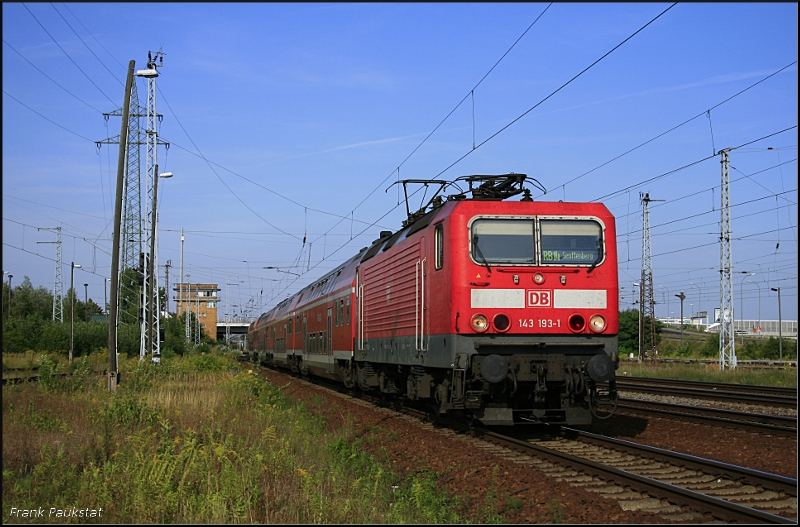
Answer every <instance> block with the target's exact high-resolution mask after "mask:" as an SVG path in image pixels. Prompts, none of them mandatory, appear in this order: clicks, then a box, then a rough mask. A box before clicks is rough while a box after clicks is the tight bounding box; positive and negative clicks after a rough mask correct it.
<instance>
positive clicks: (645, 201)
mask: <svg viewBox="0 0 800 527" xmlns="http://www.w3.org/2000/svg"><path fill="white" fill-rule="evenodd" d="M639 200H640V201H641V202H642V278H641V282H640V284H641V287H640V289H639V291H640V295H639V298H640V301H641V309H640V311H639V313H640V315H639V316H640V317H642V320H641V321H640V322H641V324H640V326H639V327H641V328H642V329H641V332H640V333H639V349H640V350H641V351H642V352H643V353H644V355H645V357H647V358H650V359H655V358H656V355H657V354H658V350H657V349H656V310H655V305H656V301H655V294H654V292H653V258H652V256H651V251H650V202H651V201H662V200H652V199H650V194H649V193H641V192H640V193H639ZM639 358H640V359H641V358H642V357H639Z"/></svg>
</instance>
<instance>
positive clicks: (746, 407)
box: [619, 390, 797, 417]
mask: <svg viewBox="0 0 800 527" xmlns="http://www.w3.org/2000/svg"><path fill="white" fill-rule="evenodd" d="M619 396H620V397H624V398H626V399H639V400H642V401H657V402H659V403H672V404H680V405H683V406H705V407H708V408H720V409H722V410H735V411H737V412H750V413H756V414H764V415H783V416H787V417H797V408H784V407H781V406H763V405H756V404H744V403H731V402H727V401H715V400H713V399H697V398H691V397H674V396H671V395H670V396H667V395H655V394H649V393H639V392H626V391H622V390H620V392H619Z"/></svg>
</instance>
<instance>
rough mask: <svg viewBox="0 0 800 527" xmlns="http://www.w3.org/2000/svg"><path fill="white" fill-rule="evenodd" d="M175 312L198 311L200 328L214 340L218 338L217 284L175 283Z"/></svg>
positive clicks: (178, 313) (179, 313)
mask: <svg viewBox="0 0 800 527" xmlns="http://www.w3.org/2000/svg"><path fill="white" fill-rule="evenodd" d="M173 291H175V312H176V313H177V315H178V316H180V315H181V314H182V313H183V312H185V311H189V312H190V313H196V315H197V318H198V319H199V320H200V328H201V329H202V330H203V332H204V333H205V334H206V335H208V336H209V338H211V339H213V340H217V302H218V301H219V297H217V291H220V289H219V288H218V287H217V284H175V288H174V289H173Z"/></svg>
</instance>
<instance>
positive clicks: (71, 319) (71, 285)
mask: <svg viewBox="0 0 800 527" xmlns="http://www.w3.org/2000/svg"><path fill="white" fill-rule="evenodd" d="M76 267H77V268H78V269H80V268H81V264H76V263H75V262H72V264H71V267H70V278H69V289H70V291H72V295H71V296H70V308H69V363H70V364H72V354H73V352H74V350H75V268H76Z"/></svg>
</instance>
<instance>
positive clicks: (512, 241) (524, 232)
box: [470, 219, 536, 265]
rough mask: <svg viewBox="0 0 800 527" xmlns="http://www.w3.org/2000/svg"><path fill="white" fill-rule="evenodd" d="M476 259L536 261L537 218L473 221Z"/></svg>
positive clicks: (487, 261)
mask: <svg viewBox="0 0 800 527" xmlns="http://www.w3.org/2000/svg"><path fill="white" fill-rule="evenodd" d="M470 240H471V246H472V259H473V260H475V261H476V262H479V263H488V264H529V265H532V264H535V263H536V260H535V256H534V255H535V252H534V236H533V220H532V219H531V220H516V219H480V220H476V221H475V222H474V223H473V224H472V233H471V238H470Z"/></svg>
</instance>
